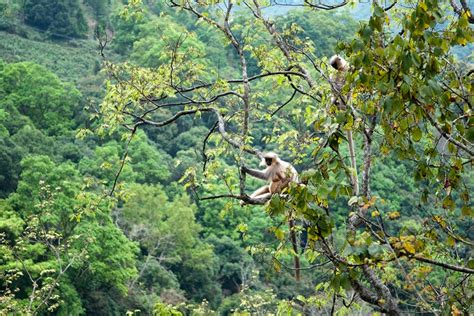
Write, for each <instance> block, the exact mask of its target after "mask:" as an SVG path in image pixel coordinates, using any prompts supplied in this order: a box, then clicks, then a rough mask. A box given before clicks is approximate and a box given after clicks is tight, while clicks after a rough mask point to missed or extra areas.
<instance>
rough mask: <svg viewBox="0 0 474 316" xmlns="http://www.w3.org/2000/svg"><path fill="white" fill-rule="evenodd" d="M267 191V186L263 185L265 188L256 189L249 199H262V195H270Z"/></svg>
mask: <svg viewBox="0 0 474 316" xmlns="http://www.w3.org/2000/svg"><path fill="white" fill-rule="evenodd" d="M269 189H270V188H269V187H268V185H265V186H263V187H261V188H259V189H257V190H256V191H255V192H254V193H252V194H251V195H250V197H251V198H257V197H258V198H260V197H262V195H265V194H267V193H270V190H269Z"/></svg>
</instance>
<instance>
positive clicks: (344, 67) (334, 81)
mask: <svg viewBox="0 0 474 316" xmlns="http://www.w3.org/2000/svg"><path fill="white" fill-rule="evenodd" d="M329 64H330V65H331V66H332V67H333V68H334V69H336V70H337V73H336V74H334V75H331V76H330V77H329V82H330V83H331V90H332V93H333V95H332V97H331V104H335V105H340V104H339V103H340V95H341V92H342V87H343V86H344V82H345V75H346V72H347V71H348V70H349V63H348V62H347V61H346V60H345V59H344V58H342V57H341V56H339V55H334V56H332V57H331V58H330V59H329Z"/></svg>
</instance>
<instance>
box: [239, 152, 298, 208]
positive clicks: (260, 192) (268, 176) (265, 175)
mask: <svg viewBox="0 0 474 316" xmlns="http://www.w3.org/2000/svg"><path fill="white" fill-rule="evenodd" d="M260 166H266V168H265V169H264V170H255V169H250V168H247V167H246V166H242V169H241V171H242V172H244V173H247V174H249V175H251V176H253V177H255V178H258V179H262V180H267V181H268V184H267V185H264V186H263V187H261V188H259V189H257V190H256V191H255V192H253V193H252V194H251V195H250V197H251V198H263V199H265V198H270V197H271V196H272V194H273V193H279V192H281V191H282V190H283V189H284V188H286V187H287V186H288V185H289V184H290V182H298V172H297V171H296V169H295V168H294V167H293V166H292V165H291V164H290V163H289V162H286V161H283V160H281V159H280V158H279V157H278V155H277V154H275V153H272V152H269V153H265V154H264V155H263V157H262V162H261V163H260ZM242 202H243V201H242ZM241 204H243V203H241Z"/></svg>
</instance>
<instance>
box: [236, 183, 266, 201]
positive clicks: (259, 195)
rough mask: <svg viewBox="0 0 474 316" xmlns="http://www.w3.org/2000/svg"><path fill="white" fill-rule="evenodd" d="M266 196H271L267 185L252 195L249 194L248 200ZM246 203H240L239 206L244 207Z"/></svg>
mask: <svg viewBox="0 0 474 316" xmlns="http://www.w3.org/2000/svg"><path fill="white" fill-rule="evenodd" d="M266 194H269V196H270V195H271V193H270V191H269V187H268V185H265V186H263V187H261V188H258V189H257V190H256V191H255V192H253V193H252V194H250V198H251V199H254V198H262V197H265V196H266ZM245 204H246V203H245V202H244V201H240V206H244V205H245Z"/></svg>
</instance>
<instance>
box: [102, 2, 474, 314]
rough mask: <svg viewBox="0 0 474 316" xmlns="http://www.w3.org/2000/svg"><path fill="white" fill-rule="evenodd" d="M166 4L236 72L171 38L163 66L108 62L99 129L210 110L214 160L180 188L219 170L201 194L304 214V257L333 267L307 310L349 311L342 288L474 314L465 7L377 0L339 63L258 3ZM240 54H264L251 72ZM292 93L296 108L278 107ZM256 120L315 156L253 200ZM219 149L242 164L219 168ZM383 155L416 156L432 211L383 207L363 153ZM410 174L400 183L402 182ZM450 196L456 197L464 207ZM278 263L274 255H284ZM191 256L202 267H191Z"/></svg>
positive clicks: (385, 305)
mask: <svg viewBox="0 0 474 316" xmlns="http://www.w3.org/2000/svg"><path fill="white" fill-rule="evenodd" d="M171 3H172V4H173V5H174V6H175V7H177V8H179V9H181V10H184V11H186V12H188V13H189V14H191V15H193V16H195V17H196V19H197V20H198V21H200V22H203V23H206V24H208V25H209V26H210V27H212V28H213V29H214V30H215V31H216V32H218V33H220V34H221V36H224V37H225V38H226V40H227V41H226V43H225V44H226V46H225V47H226V48H228V49H229V51H230V52H229V54H230V55H234V56H237V60H238V66H236V67H235V69H237V70H238V72H239V75H238V77H226V76H225V75H222V76H221V75H220V73H219V69H218V68H217V67H215V65H212V64H207V63H206V62H205V61H201V60H199V59H196V58H192V56H193V55H192V54H193V48H190V47H186V46H185V45H183V43H181V42H180V41H179V40H176V39H175V41H174V45H169V48H170V49H169V50H168V51H167V52H166V53H162V55H161V56H162V59H161V60H160V63H157V64H155V65H154V66H155V67H156V69H149V68H140V67H136V66H133V65H130V64H122V65H121V64H119V65H111V66H110V68H109V69H110V71H111V72H112V73H113V74H114V76H113V77H112V78H113V80H114V81H110V84H109V86H108V95H107V97H106V99H105V101H104V103H103V104H102V106H101V114H102V117H101V119H102V120H103V122H102V123H103V124H106V126H107V129H104V128H102V129H100V130H99V132H100V133H102V134H106V133H113V132H115V131H116V130H117V129H118V128H119V127H120V126H122V125H125V126H127V127H128V128H129V129H130V130H136V129H137V128H141V127H143V126H148V128H151V127H163V126H167V125H169V124H173V123H174V122H175V121H177V120H179V119H180V118H181V117H183V116H187V115H201V114H202V113H206V114H208V115H212V116H213V117H215V118H216V120H217V122H218V124H217V125H216V127H215V128H214V129H212V130H210V134H213V135H211V140H210V141H209V143H210V144H211V146H210V147H208V149H207V152H206V153H207V156H208V157H212V159H213V160H212V163H211V166H208V168H209V169H207V170H206V171H205V174H206V173H209V174H213V175H214V177H213V178H212V179H211V180H205V181H204V180H203V181H202V182H200V180H201V179H204V177H202V176H201V175H200V174H199V170H198V169H197V168H191V169H190V170H188V171H187V173H186V177H185V178H186V179H187V181H188V183H187V186H188V187H190V188H193V189H196V188H197V189H204V190H203V191H204V193H207V192H208V191H207V190H206V189H208V188H211V187H212V185H214V188H217V186H215V184H214V183H212V181H213V180H218V179H219V180H221V181H222V182H223V183H224V184H225V185H226V186H227V188H228V193H226V194H220V192H216V194H217V195H216V196H214V197H207V198H208V199H217V198H234V199H239V200H243V201H245V202H247V203H254V204H262V203H267V202H268V203H267V210H268V212H269V214H270V215H271V216H273V217H274V218H284V219H285V221H283V222H286V221H287V220H292V219H293V218H295V217H296V218H300V219H304V220H305V221H306V223H307V225H306V226H307V227H306V228H304V229H307V231H308V235H309V247H308V250H307V252H306V257H307V259H308V261H309V262H310V264H311V265H312V266H311V267H309V268H320V273H321V274H327V275H328V276H331V277H330V279H328V280H322V281H321V283H320V284H319V285H318V289H322V290H320V291H316V293H315V294H314V296H313V297H309V298H308V299H306V298H303V301H304V302H305V304H306V305H305V306H303V307H302V308H301V310H302V311H303V310H306V309H307V308H316V307H317V306H323V307H322V308H324V309H326V310H330V311H331V312H333V311H334V310H335V309H336V308H338V309H341V310H345V308H346V307H342V306H343V305H344V304H346V303H347V301H353V300H351V299H350V296H349V295H350V293H357V295H358V297H359V298H360V301H359V302H363V303H364V304H368V305H369V306H371V308H373V310H375V311H381V312H384V313H387V314H390V315H398V314H400V313H404V312H412V311H417V312H431V313H437V312H445V313H447V312H450V311H456V312H457V311H460V310H462V311H463V312H465V313H468V310H469V306H470V305H471V304H470V299H469V298H468V295H466V292H465V287H466V286H467V285H466V280H467V279H468V276H469V275H470V274H472V273H474V270H473V269H472V260H471V259H470V257H469V255H468V254H467V253H468V251H467V248H468V247H469V245H470V244H472V242H471V241H470V239H469V236H467V235H466V234H465V233H463V231H462V230H460V229H459V227H460V226H462V225H463V224H462V222H464V221H470V220H471V221H472V210H471V206H470V204H469V203H470V199H469V192H468V191H467V188H468V187H470V184H468V183H466V181H465V180H466V177H465V175H466V174H467V173H468V172H469V168H470V167H469V166H470V164H471V162H472V156H473V155H474V151H473V149H472V141H473V140H472V139H471V136H472V135H471V134H470V133H469V132H468V130H469V126H470V125H471V123H472V122H471V111H472V109H471V108H472V97H471V95H472V87H473V86H472V84H471V81H470V75H472V72H469V71H466V67H465V66H464V65H462V64H460V63H459V62H458V61H457V60H456V59H455V58H454V56H453V55H452V53H451V52H452V48H454V47H456V46H458V45H466V44H467V43H469V42H471V41H472V38H473V30H472V28H471V26H470V25H469V24H470V23H474V21H473V19H472V16H471V12H470V10H469V8H467V7H466V6H465V5H464V4H462V3H461V5H460V6H458V5H456V4H455V3H453V4H451V8H452V9H453V10H451V11H450V13H449V14H446V12H447V10H448V9H447V8H446V6H445V5H444V4H443V3H441V2H439V1H437V0H424V1H419V2H417V3H414V4H413V5H412V6H409V7H407V6H405V5H400V4H398V3H394V4H393V5H392V6H389V7H386V8H383V7H381V6H380V5H379V4H378V3H375V2H374V3H373V5H372V10H373V11H372V14H371V16H370V19H368V21H366V22H363V23H361V24H360V25H359V27H358V29H357V30H354V31H356V33H355V34H354V37H353V38H352V37H348V38H349V39H348V40H347V41H346V42H343V43H340V44H339V45H338V48H337V49H338V51H339V52H340V54H342V55H345V57H346V58H347V59H348V61H349V64H350V65H351V66H350V67H348V69H346V70H342V71H337V72H336V71H334V70H332V69H331V68H330V67H329V65H328V64H327V63H326V61H327V59H326V58H325V57H323V58H318V56H322V54H323V53H321V52H318V45H317V44H316V43H315V41H316V40H317V36H316V35H315V36H314V38H312V39H311V38H310V39H308V38H306V37H304V38H303V37H302V36H305V35H302V34H304V33H303V32H302V28H300V27H298V26H297V25H295V24H294V23H293V24H292V23H288V24H286V25H282V24H281V22H282V19H280V20H277V19H274V18H273V17H269V16H267V15H266V14H265V13H264V11H263V10H264V6H265V5H267V4H268V2H266V1H257V0H256V1H252V2H246V3H245V4H246V5H245V6H239V8H238V9H237V7H234V6H233V3H232V2H226V3H224V2H222V3H221V4H222V7H219V6H216V2H215V1H204V2H199V3H190V2H189V1H175V0H173V1H171ZM136 4H137V3H134V5H135V6H136ZM305 5H306V6H309V7H312V8H315V9H321V8H322V9H326V10H328V9H337V8H338V7H340V6H342V5H344V3H343V4H340V5H338V4H334V5H330V4H321V3H319V2H311V1H307V2H305ZM216 7H218V8H219V9H222V10H219V9H216ZM449 10H450V9H449ZM453 11H454V13H453ZM243 12H246V13H247V14H248V15H249V16H252V17H253V18H252V19H246V20H245V21H244V23H235V20H234V19H233V18H234V17H235V16H237V15H242V14H243ZM308 14H310V13H308ZM311 14H315V15H318V14H319V13H318V11H315V12H311ZM324 17H325V16H324ZM336 18H337V16H336ZM283 22H285V21H283ZM302 22H303V23H305V21H304V20H303V21H302ZM278 23H280V24H278ZM283 24H285V23H283ZM310 30H311V29H310ZM350 38H352V39H350ZM262 39H271V41H269V40H262ZM147 47H149V46H147ZM188 48H189V49H190V52H189V54H186V53H187V49H188ZM160 49H162V50H163V49H167V46H166V45H163V46H161V47H160ZM324 53H325V54H327V51H324ZM249 54H250V55H251V57H250V58H255V59H256V60H257V65H258V67H252V72H250V68H249V65H250V59H249ZM187 57H191V58H187ZM327 57H329V56H327ZM166 62H168V63H166ZM254 72H255V73H254ZM214 74H216V75H214ZM116 81H118V83H116ZM151 87H152V88H151ZM280 94H281V95H285V94H288V95H287V97H285V98H282V99H281V100H279V102H278V103H276V102H269V100H272V97H271V96H275V95H280ZM119 96H120V97H119ZM148 101H149V102H148ZM291 102H293V103H294V104H295V105H296V104H297V105H298V106H293V107H288V108H286V109H283V108H284V107H285V106H286V105H287V104H289V103H291ZM165 107H166V108H168V107H169V108H171V110H169V111H170V115H169V116H168V117H165V118H164V119H161V118H160V117H158V116H154V115H155V112H157V111H160V110H161V108H165ZM124 109H126V110H124ZM277 113H278V115H277ZM263 122H271V123H269V125H268V126H269V128H271V129H269V130H267V131H266V132H264V133H265V134H266V135H265V136H264V137H262V140H265V141H268V142H272V143H277V145H270V146H269V147H270V148H278V147H280V148H284V149H285V152H287V153H289V154H291V155H292V156H293V157H294V160H295V161H297V162H298V161H304V162H305V165H306V166H308V168H307V169H309V170H307V171H306V172H304V173H303V175H302V177H301V178H302V181H303V183H301V184H294V185H292V186H291V187H290V188H289V190H288V192H286V194H285V195H284V196H278V195H275V196H274V197H273V198H272V199H271V200H270V201H261V200H258V199H251V198H249V197H248V195H246V192H247V191H246V190H245V177H244V176H243V175H242V174H241V173H240V172H239V167H242V166H243V165H244V164H247V161H250V159H251V158H249V156H250V155H254V156H261V151H260V150H261V149H260V148H259V147H261V146H262V145H263V144H262V143H261V142H260V140H261V138H260V137H259V136H261V135H262V130H260V129H259V128H257V126H258V125H259V124H263ZM102 126H103V125H102ZM257 137H259V138H257ZM217 157H221V158H222V159H223V160H225V161H226V162H227V163H229V164H230V163H232V164H233V165H235V168H227V169H225V170H223V169H222V168H216V167H213V166H212V164H214V163H217V162H216V158H217ZM379 157H384V159H397V160H399V161H403V165H404V166H408V165H411V166H413V169H414V170H413V171H414V172H413V182H411V180H410V182H409V183H410V186H411V185H412V183H417V184H421V186H422V190H421V192H420V194H416V195H417V198H419V199H417V200H418V201H420V202H421V203H423V204H425V205H426V206H425V207H427V208H429V209H430V211H429V212H420V211H419V209H421V208H422V207H421V206H420V205H412V204H411V203H410V204H409V203H406V204H405V203H398V202H399V201H396V200H394V204H393V205H392V206H397V207H398V206H400V208H409V209H404V210H401V211H400V213H403V214H409V213H410V212H413V211H416V212H417V214H416V215H414V216H412V219H411V220H404V219H399V215H400V213H398V214H397V211H392V210H390V211H388V210H384V206H383V203H384V202H383V200H384V199H385V196H380V197H379V196H376V195H375V190H373V189H372V188H377V193H378V194H385V195H387V196H388V198H391V197H393V196H392V195H391V194H390V192H388V190H386V189H385V188H384V186H385V185H386V184H384V183H379V187H377V186H376V185H373V180H374V173H372V171H373V168H372V167H373V165H374V163H375V162H374V160H376V159H377V158H379ZM207 163H209V161H208V162H207ZM395 164H399V165H400V163H399V162H395V163H392V164H388V165H389V166H390V167H391V168H392V169H396V168H395V166H394V165H395ZM399 171H400V172H404V171H403V170H402V169H401V168H400V170H399ZM397 181H399V180H398V179H397ZM209 182H211V183H209ZM222 182H221V183H222ZM388 185H391V184H388ZM404 186H405V182H403V183H402V184H401V185H400V187H401V189H404V188H405V187H404ZM410 190H411V189H410ZM457 194H459V196H462V199H461V200H462V201H459V205H457V204H456V202H455V197H456V195H457ZM335 201H336V202H335ZM337 201H340V202H339V203H341V201H342V203H343V204H338V205H336V206H338V207H339V209H341V208H342V205H344V207H345V208H346V213H345V215H344V216H341V212H336V213H332V212H330V210H331V209H332V208H333V207H334V204H335V203H337ZM408 201H410V200H408ZM404 202H406V201H404ZM407 204H408V205H407ZM412 215H413V214H412ZM416 220H418V221H420V220H422V221H423V222H424V223H425V225H424V226H421V225H418V224H417V223H416ZM269 226H270V227H269V229H271V230H272V231H273V232H274V234H275V237H276V238H277V239H278V241H279V246H278V247H276V248H275V250H274V253H273V257H274V258H280V257H284V256H285V255H288V254H292V255H293V256H294V255H297V254H296V253H294V251H293V250H292V245H291V244H289V243H287V242H286V241H287V240H288V233H289V231H288V230H284V229H282V228H281V225H272V224H271V223H269ZM297 229H303V228H297ZM458 251H461V253H463V255H460V254H459V252H458ZM190 253H193V252H190ZM202 255H203V256H205V254H202ZM190 262H193V263H195V261H193V260H190ZM275 266H276V267H277V268H280V267H281V266H280V265H279V262H278V261H275ZM186 267H187V268H190V269H193V270H196V269H197V270H199V269H198V268H199V267H200V265H193V266H186ZM200 273H203V272H202V271H201V272H200ZM211 273H212V271H211ZM439 275H444V276H446V279H445V280H447V281H448V282H449V287H452V288H453V290H452V291H450V293H446V294H443V297H444V300H445V301H444V302H446V304H445V303H441V302H440V300H439V297H438V296H437V294H436V293H444V292H442V289H443V287H444V286H446V284H444V285H443V284H442V283H441V282H439V280H440V279H439V278H438V277H439ZM199 276H200V277H201V279H202V277H203V275H201V274H200V275H199ZM181 280H184V281H186V282H185V284H187V288H186V290H187V292H188V293H189V292H193V290H194V289H193V288H192V287H190V285H189V284H188V283H187V282H188V281H191V280H190V279H187V278H185V279H181ZM181 280H180V281H181ZM195 280H197V279H195ZM181 284H183V282H181ZM208 284H209V283H208ZM323 291H324V292H323ZM322 296H324V297H325V298H324V299H322V298H321V297H322ZM340 297H342V298H343V302H341V300H340V299H339V298H340ZM269 299H270V300H273V298H269ZM343 303H344V304H343ZM351 304H352V303H351ZM351 307H354V306H353V305H351Z"/></svg>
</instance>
